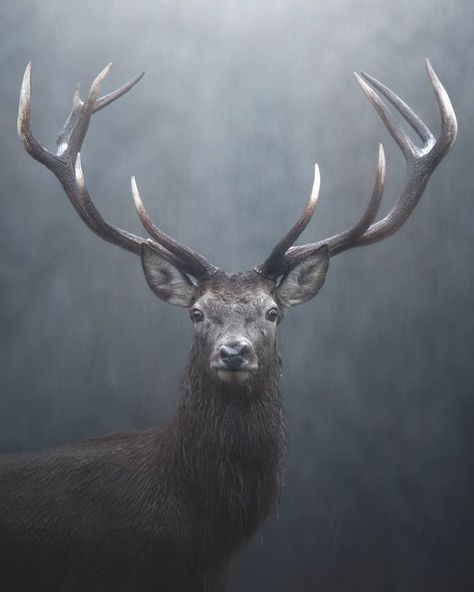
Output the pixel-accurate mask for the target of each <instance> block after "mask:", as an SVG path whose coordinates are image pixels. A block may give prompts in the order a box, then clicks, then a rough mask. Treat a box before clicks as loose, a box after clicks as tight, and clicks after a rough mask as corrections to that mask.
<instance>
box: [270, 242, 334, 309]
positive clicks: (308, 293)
mask: <svg viewBox="0 0 474 592" xmlns="http://www.w3.org/2000/svg"><path fill="white" fill-rule="evenodd" d="M328 267H329V247H328V245H326V244H324V245H321V246H320V247H319V248H318V249H317V250H316V251H314V252H313V253H311V254H310V255H308V256H307V257H305V258H304V259H303V260H302V261H300V262H299V263H297V264H296V265H295V266H294V267H293V268H292V269H291V270H290V271H288V272H287V273H286V275H284V276H283V278H282V279H281V281H280V283H279V284H278V286H277V287H276V288H275V297H276V298H277V300H278V301H279V302H280V303H281V304H282V305H283V306H285V307H290V306H294V305H295V304H302V303H303V302H306V301H307V300H309V299H310V298H312V297H313V296H316V294H317V293H318V292H319V290H320V289H321V287H322V285H323V284H324V280H325V279H326V272H327V270H328Z"/></svg>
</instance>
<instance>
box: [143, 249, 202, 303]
mask: <svg viewBox="0 0 474 592" xmlns="http://www.w3.org/2000/svg"><path fill="white" fill-rule="evenodd" d="M141 249H142V252H141V258H142V267H143V271H144V273H145V279H146V281H147V283H148V285H149V286H150V288H151V289H152V290H153V292H154V293H155V294H156V295H157V296H159V297H160V298H161V299H162V300H165V301H166V302H169V303H170V304H175V305H176V306H185V307H189V306H191V304H192V303H193V299H194V290H195V286H194V284H193V283H192V282H191V280H190V279H189V277H188V276H187V275H186V274H184V273H183V272H182V271H180V270H179V269H178V268H177V267H176V266H175V265H174V264H173V263H171V262H170V261H168V259H166V257H164V256H163V255H162V254H161V253H158V252H157V251H155V249H153V248H152V247H151V246H150V245H148V244H146V243H142V245H141Z"/></svg>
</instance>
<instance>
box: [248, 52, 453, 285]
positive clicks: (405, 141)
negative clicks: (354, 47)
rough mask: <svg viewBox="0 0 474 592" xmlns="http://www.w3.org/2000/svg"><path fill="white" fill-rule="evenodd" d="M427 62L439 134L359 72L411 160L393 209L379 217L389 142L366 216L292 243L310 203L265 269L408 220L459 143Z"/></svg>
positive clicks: (282, 268)
mask: <svg viewBox="0 0 474 592" xmlns="http://www.w3.org/2000/svg"><path fill="white" fill-rule="evenodd" d="M426 67H427V70H428V76H429V78H430V81H431V85H432V87H433V90H434V93H435V95H436V98H437V101H438V105H439V109H440V113H441V131H440V134H439V137H438V138H437V139H436V138H435V136H434V135H433V134H432V133H431V131H430V130H429V129H428V127H427V126H426V125H425V124H424V123H423V121H422V120H421V119H420V118H419V117H418V115H416V113H414V112H413V111H412V109H411V108H410V107H409V106H408V105H407V104H406V103H405V102H404V101H402V99H400V97H398V96H397V95H396V94H395V93H394V92H393V91H391V90H390V89H389V88H387V87H386V86H385V85H383V84H382V83H381V82H379V81H378V80H376V79H375V78H372V77H371V76H369V75H368V74H365V73H362V74H361V75H358V74H356V75H355V76H356V78H357V81H358V82H359V84H360V86H361V87H362V90H363V91H364V93H365V94H366V96H367V97H368V99H369V100H370V102H371V103H372V104H373V106H374V107H375V109H376V110H377V112H378V114H379V115H380V117H381V119H382V121H383V122H384V123H385V125H386V127H387V128H388V130H389V132H390V134H391V135H392V137H393V139H394V140H395V142H396V143H397V144H398V146H399V147H400V149H401V150H402V152H403V154H404V156H405V159H406V162H407V176H406V180H405V183H404V186H403V188H402V190H401V192H400V194H399V196H398V198H397V200H396V201H395V204H394V206H393V207H392V209H391V210H390V212H389V213H388V214H387V215H386V216H385V218H383V219H382V220H380V221H379V222H375V223H374V219H375V217H376V215H377V212H378V209H379V206H380V202H381V199H382V194H383V189H384V180H385V156H384V151H383V147H382V145H380V147H379V159H378V165H377V173H376V179H375V185H374V189H373V192H372V198H371V200H370V202H369V205H368V208H367V210H366V212H365V213H364V215H363V217H362V218H361V220H360V221H359V222H358V223H357V224H356V225H355V226H353V227H352V228H351V229H349V230H346V231H345V232H342V233H340V234H337V235H335V236H332V237H330V238H327V239H325V240H322V241H319V242H317V243H310V244H307V245H302V246H297V247H291V244H292V243H291V242H290V241H291V240H292V242H294V240H296V238H297V237H298V236H299V234H300V232H301V231H300V232H293V230H294V228H295V227H297V226H298V225H299V226H298V227H300V226H301V227H302V229H304V228H305V227H306V225H307V223H308V222H309V218H310V217H311V215H312V213H313V211H314V208H313V209H312V210H311V211H310V214H309V217H308V215H307V211H308V206H307V208H306V210H305V212H304V213H303V215H302V216H301V218H300V220H299V221H298V223H297V224H296V225H295V226H294V227H293V228H292V230H290V232H289V233H288V234H287V235H286V236H285V238H284V239H282V241H280V242H279V243H278V245H277V247H275V249H274V250H273V251H272V253H271V255H270V257H268V259H267V260H266V261H265V262H264V263H263V264H262V265H261V266H260V267H258V268H257V271H259V273H261V274H262V275H265V276H267V277H272V278H277V277H279V276H280V275H282V274H283V273H286V271H288V270H289V269H291V268H292V267H293V266H294V265H296V264H297V263H298V262H299V261H301V260H303V259H304V258H305V257H307V256H308V255H309V254H311V253H313V252H314V251H315V250H316V249H317V248H318V247H319V246H320V245H321V244H323V243H325V244H327V245H328V247H329V253H330V255H331V256H332V255H337V254H338V253H341V252H342V251H345V250H347V249H350V248H352V247H357V246H361V245H367V244H371V243H374V242H377V241H379V240H383V239H384V238H387V237H389V236H390V235H392V234H394V233H395V232H396V231H397V230H398V229H399V228H400V227H401V226H402V225H403V224H404V222H405V221H406V220H407V219H408V217H409V216H410V214H411V213H412V211H413V209H414V208H415V206H416V204H417V203H418V201H419V200H420V198H421V196H422V194H423V191H424V190H425V188H426V185H427V183H428V180H429V178H430V176H431V174H432V173H433V171H434V170H435V168H436V166H437V165H438V164H439V162H440V161H441V160H442V159H443V157H444V156H445V155H446V154H447V153H448V151H449V149H450V148H451V146H452V145H453V144H454V141H455V139H456V134H457V122H456V115H455V113H454V109H453V107H452V105H451V101H450V99H449V96H448V94H447V92H446V91H445V89H444V88H443V86H442V84H441V82H440V81H439V79H438V77H437V76H436V74H435V72H434V70H433V68H432V67H431V64H430V63H429V61H428V60H427V61H426ZM374 89H375V90H377V91H378V92H379V93H380V95H382V96H383V97H384V98H385V99H386V100H387V101H388V102H389V103H390V104H392V105H393V106H394V107H395V108H396V109H397V111H398V112H399V113H400V114H401V115H402V117H404V118H405V120H406V121H407V122H408V123H409V125H410V126H411V127H412V128H413V129H414V130H415V132H416V133H417V134H418V136H419V137H420V139H421V140H422V145H421V146H417V145H415V144H414V143H413V142H412V140H411V139H410V137H409V136H408V135H407V133H406V132H405V131H404V129H403V128H402V127H401V126H400V125H398V124H397V122H396V120H395V118H394V116H393V114H392V113H391V111H390V109H389V108H388V107H387V105H386V104H385V103H384V102H383V100H382V99H381V98H380V96H379V95H378V94H377V92H375V90H374ZM283 244H284V245H286V246H287V250H286V251H285V252H283V248H281V247H280V245H283Z"/></svg>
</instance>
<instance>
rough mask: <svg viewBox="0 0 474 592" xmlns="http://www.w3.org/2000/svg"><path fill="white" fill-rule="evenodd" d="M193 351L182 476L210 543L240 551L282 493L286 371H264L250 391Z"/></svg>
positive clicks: (183, 418) (181, 429) (179, 430)
mask: <svg viewBox="0 0 474 592" xmlns="http://www.w3.org/2000/svg"><path fill="white" fill-rule="evenodd" d="M194 349H195V346H193V350H194ZM193 350H192V351H191V355H190V359H189V362H188V365H187V367H186V370H185V372H184V375H183V379H182V382H181V400H180V405H179V409H178V413H177V416H176V423H175V429H176V438H177V446H176V451H177V454H178V457H179V458H178V462H179V464H180V465H181V467H180V472H181V474H182V476H183V481H185V482H186V485H187V488H188V494H189V496H190V499H191V502H192V504H193V506H194V507H195V509H196V510H197V512H198V513H199V515H200V516H201V519H202V522H201V526H200V528H202V529H205V530H206V531H207V537H205V538H207V540H208V542H211V541H212V542H214V543H216V544H218V545H220V546H222V545H223V546H224V547H225V546H227V545H229V546H230V547H236V546H240V545H241V544H242V543H243V542H244V541H245V540H247V539H248V538H249V537H250V536H251V535H252V534H253V532H254V531H255V530H256V529H257V528H258V527H259V526H260V525H261V524H262V523H263V521H264V520H265V518H266V517H267V516H268V514H269V513H270V512H271V511H272V509H273V508H274V506H275V505H276V503H277V502H278V501H279V498H280V495H281V491H282V486H283V469H284V466H285V461H286V453H287V447H288V441H287V429H286V420H285V417H284V413H283V406H282V400H281V395H280V390H279V375H280V365H279V363H276V364H275V367H272V368H269V369H268V370H266V371H260V370H259V372H258V375H257V376H255V377H254V379H253V380H252V382H251V383H249V384H248V385H231V384H228V383H225V382H223V381H221V380H219V379H218V378H217V377H215V376H213V375H211V373H210V371H209V369H208V367H206V368H203V364H202V363H201V362H200V357H199V355H196V354H197V352H196V351H193ZM276 359H277V360H278V355H276Z"/></svg>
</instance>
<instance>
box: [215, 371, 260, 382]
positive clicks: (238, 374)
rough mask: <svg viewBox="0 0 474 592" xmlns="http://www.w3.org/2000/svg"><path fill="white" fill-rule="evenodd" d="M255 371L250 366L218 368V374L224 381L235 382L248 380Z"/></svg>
mask: <svg viewBox="0 0 474 592" xmlns="http://www.w3.org/2000/svg"><path fill="white" fill-rule="evenodd" d="M252 373H253V371H252V370H249V369H248V368H241V369H240V368H239V369H236V370H231V369H230V368H217V376H218V377H219V378H220V379H221V380H223V381H224V382H231V383H233V384H241V383H243V382H247V380H249V378H250V376H251V375H252Z"/></svg>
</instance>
